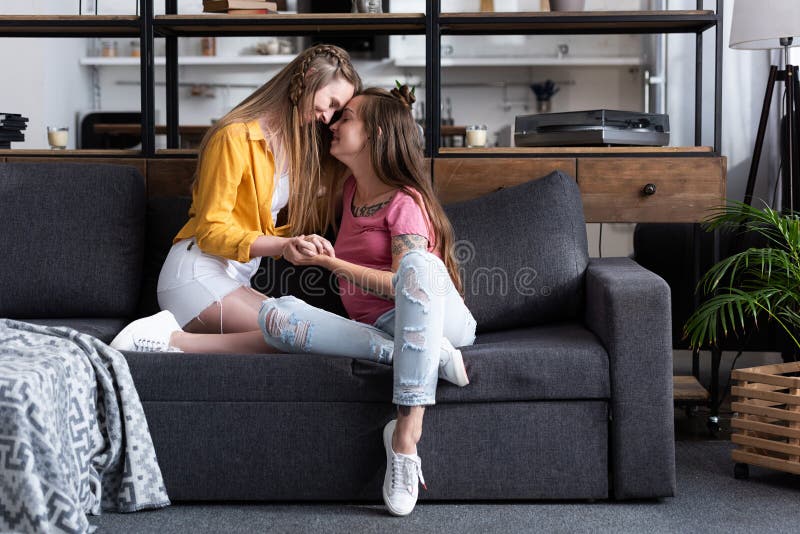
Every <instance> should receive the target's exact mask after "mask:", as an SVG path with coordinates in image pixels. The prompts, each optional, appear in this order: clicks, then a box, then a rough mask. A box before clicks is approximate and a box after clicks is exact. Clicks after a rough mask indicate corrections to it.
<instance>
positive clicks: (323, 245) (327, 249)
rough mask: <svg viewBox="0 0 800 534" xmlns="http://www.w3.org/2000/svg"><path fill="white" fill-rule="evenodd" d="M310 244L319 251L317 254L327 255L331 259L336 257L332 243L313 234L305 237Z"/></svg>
mask: <svg viewBox="0 0 800 534" xmlns="http://www.w3.org/2000/svg"><path fill="white" fill-rule="evenodd" d="M304 239H305V240H306V241H307V242H308V243H312V244H313V245H314V247H315V249H316V251H317V254H325V255H327V256H330V257H331V258H335V257H336V253H335V252H334V250H333V245H331V242H330V241H328V240H327V239H325V238H324V237H322V236H319V235H317V234H311V235H307V236H305V237H304Z"/></svg>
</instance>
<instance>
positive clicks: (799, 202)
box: [744, 38, 800, 211]
mask: <svg viewBox="0 0 800 534" xmlns="http://www.w3.org/2000/svg"><path fill="white" fill-rule="evenodd" d="M791 42H792V40H791V38H785V39H781V44H782V45H783V46H784V54H785V57H786V58H787V63H786V68H785V69H783V70H778V67H776V66H775V65H771V66H770V68H769V77H768V78H767V89H766V91H765V94H764V105H763V106H762V108H761V118H760V119H759V122H758V132H757V134H756V143H755V147H754V148H753V160H752V161H751V162H750V173H749V175H748V178H747V189H746V190H745V195H744V203H745V204H747V205H751V203H752V201H753V191H754V190H755V184H756V175H757V173H758V163H759V161H760V159H761V149H762V147H763V145H764V134H765V133H766V129H767V119H768V117H769V108H770V104H771V103H772V93H773V91H774V89H775V82H783V83H784V87H785V90H786V117H785V122H784V132H782V133H783V135H782V136H781V158H782V167H783V176H782V180H783V198H782V202H781V208H782V209H783V210H788V211H796V210H798V209H800V146H798V141H800V132H798V126H800V82H798V71H797V66H793V65H789V64H788V57H789V55H788V47H789V45H790V44H791Z"/></svg>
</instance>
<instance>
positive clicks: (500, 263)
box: [0, 163, 675, 501]
mask: <svg viewBox="0 0 800 534" xmlns="http://www.w3.org/2000/svg"><path fill="white" fill-rule="evenodd" d="M187 207H188V201H187V199H182V198H161V199H158V198H153V199H149V200H148V199H147V198H146V194H145V183H144V180H143V178H142V177H141V175H140V174H139V173H138V172H137V171H136V170H135V169H134V168H132V167H126V166H116V165H111V166H105V165H91V164H65V163H61V164H58V163H54V164H20V163H18V164H14V163H5V164H0V227H2V229H3V230H2V233H0V250H2V251H3V254H2V255H0V280H2V281H1V282H0V317H10V318H15V319H21V320H27V321H31V322H35V323H42V324H59V325H67V326H71V327H74V328H76V329H78V330H81V331H83V332H87V333H90V334H92V335H95V336H96V337H99V338H100V339H103V340H105V341H109V340H110V339H112V338H113V336H114V335H115V334H116V332H118V331H119V330H120V329H121V328H122V326H123V325H125V324H126V323H127V322H128V321H129V320H131V319H132V318H134V317H137V316H142V315H146V314H149V313H152V312H154V311H155V310H156V308H155V280H156V279H157V276H158V270H159V268H160V265H161V261H162V260H163V257H164V255H165V254H166V250H167V248H168V246H169V243H170V240H171V237H172V236H173V235H174V234H175V232H176V231H177V229H178V227H179V226H180V225H181V224H182V223H183V222H184V220H185V217H186V208H187ZM446 209H447V212H448V214H449V216H450V218H451V220H452V222H453V225H454V228H455V231H456V236H457V239H458V240H459V242H458V243H457V248H456V252H457V256H458V257H459V259H460V261H461V263H462V267H463V275H464V280H465V286H466V296H465V298H466V302H467V305H468V306H469V308H470V309H471V310H472V312H473V314H474V316H475V318H476V320H477V322H478V337H477V341H476V343H475V345H474V346H471V347H466V348H464V349H463V354H464V359H465V361H466V363H467V366H468V371H469V375H470V379H471V384H470V385H469V386H468V387H465V388H457V387H455V386H452V385H450V384H448V383H445V382H441V381H440V384H439V391H438V394H437V404H436V406H435V407H432V408H431V409H429V410H428V412H427V415H426V418H425V427H424V428H425V429H424V434H423V440H422V442H421V444H420V456H421V457H422V459H423V466H424V472H425V477H426V479H427V481H428V488H429V490H428V491H427V492H424V491H423V492H421V493H422V494H421V498H422V499H478V500H487V499H605V498H616V499H632V498H655V497H665V496H671V495H673V492H674V490H675V465H674V441H673V440H674V438H673V409H672V349H671V341H672V338H671V325H670V313H669V310H670V302H669V288H668V287H667V285H666V284H665V283H664V281H663V280H662V279H661V278H659V277H658V276H656V275H654V274H652V273H651V272H649V271H647V270H645V269H643V268H642V267H640V266H638V265H637V264H636V263H634V262H633V261H631V260H629V259H627V258H609V259H589V258H588V253H587V243H586V233H585V225H584V219H583V213H582V206H581V197H580V193H579V191H578V188H577V186H576V184H575V182H574V180H573V179H572V178H570V177H568V176H566V175H564V174H562V173H553V174H551V175H548V176H546V177H544V178H541V179H538V180H532V181H531V182H528V183H525V184H522V185H519V186H516V187H512V188H508V189H505V190H501V191H499V192H496V193H493V194H491V195H488V196H486V197H483V198H480V199H477V200H472V201H468V202H464V203H460V204H453V205H449V206H447V208H446ZM262 267H263V269H262V272H261V273H260V274H259V275H258V276H257V277H256V279H255V280H254V286H255V287H256V288H258V289H261V290H263V291H265V292H267V293H270V294H280V293H282V292H291V293H293V294H295V295H296V296H298V297H301V298H306V300H308V301H309V302H311V303H312V304H315V305H319V306H323V307H326V308H328V309H330V310H332V311H335V312H337V313H341V303H340V302H339V300H338V297H337V296H336V294H335V293H334V292H333V288H331V287H330V285H331V280H330V278H328V277H324V276H323V277H321V278H320V277H319V276H317V275H315V274H314V273H311V272H308V271H304V270H302V269H295V268H293V267H292V266H288V265H287V264H285V263H284V262H282V261H278V262H275V261H273V260H271V259H269V260H265V261H264V262H263V264H262ZM125 356H126V357H127V360H128V363H129V366H130V369H131V372H132V375H133V378H134V380H135V383H136V387H137V390H138V392H139V395H140V397H141V399H142V402H143V405H144V409H145V412H146V415H147V418H148V423H149V426H150V431H151V433H152V437H153V441H154V444H155V448H156V451H157V454H158V460H159V463H160V466H161V469H162V472H163V475H164V480H165V483H166V486H167V490H168V492H169V494H170V497H171V498H172V499H173V500H178V501H180V500H362V499H365V500H380V489H379V488H380V487H381V482H382V480H383V471H384V468H385V459H384V452H383V447H382V442H381V437H380V436H381V429H382V428H383V425H384V424H385V423H386V422H387V421H388V420H389V419H390V418H392V414H393V407H392V405H391V404H390V402H389V400H390V398H391V384H392V379H391V377H392V370H391V368H390V367H387V366H384V365H380V364H376V363H371V362H366V361H358V360H354V359H349V358H333V357H323V356H318V355H313V354H312V355H208V354H202V355H201V354H175V353H166V354H158V353H149V354H147V353H145V354H135V353H126V354H125Z"/></svg>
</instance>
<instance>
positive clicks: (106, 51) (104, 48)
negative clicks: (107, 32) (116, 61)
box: [100, 41, 117, 57]
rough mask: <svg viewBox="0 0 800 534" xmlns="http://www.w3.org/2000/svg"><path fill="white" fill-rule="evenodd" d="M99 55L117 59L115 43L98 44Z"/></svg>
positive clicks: (104, 42)
mask: <svg viewBox="0 0 800 534" xmlns="http://www.w3.org/2000/svg"><path fill="white" fill-rule="evenodd" d="M100 55H101V56H103V57H117V42H116V41H103V42H102V43H100Z"/></svg>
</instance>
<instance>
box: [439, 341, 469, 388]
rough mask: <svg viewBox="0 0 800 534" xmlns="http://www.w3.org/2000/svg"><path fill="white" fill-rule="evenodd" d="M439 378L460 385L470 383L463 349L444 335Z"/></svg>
mask: <svg viewBox="0 0 800 534" xmlns="http://www.w3.org/2000/svg"><path fill="white" fill-rule="evenodd" d="M439 378H441V379H442V380H447V381H448V382H450V383H453V384H455V385H457V386H458V387H464V386H466V385H467V384H469V377H467V368H466V367H465V366H464V358H463V357H462V356H461V351H460V350H458V349H457V348H455V347H453V344H452V343H450V340H449V339H447V338H446V337H444V336H442V351H441V355H440V356H439Z"/></svg>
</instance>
